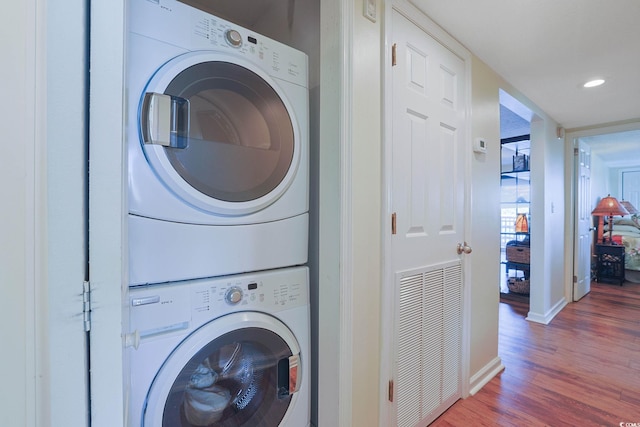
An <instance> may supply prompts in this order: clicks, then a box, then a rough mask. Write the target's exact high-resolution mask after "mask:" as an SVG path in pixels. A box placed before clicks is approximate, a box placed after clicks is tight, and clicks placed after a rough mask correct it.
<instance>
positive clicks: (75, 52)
mask: <svg viewBox="0 0 640 427" xmlns="http://www.w3.org/2000/svg"><path fill="white" fill-rule="evenodd" d="M84 6H85V2H83V1H81V0H76V1H74V2H70V1H64V2H60V1H56V0H49V1H44V0H42V1H27V2H13V3H8V4H7V5H4V7H3V15H2V25H1V26H0V27H1V30H0V31H2V32H3V33H2V35H1V36H0V40H1V42H0V43H2V52H3V55H4V57H5V60H6V61H7V63H10V64H11V66H10V67H9V66H7V67H2V70H1V71H0V73H2V76H1V77H2V78H1V80H0V81H2V82H3V86H2V92H3V94H4V95H5V96H6V100H7V101H8V100H10V102H4V103H2V106H1V107H0V109H1V110H0V114H1V115H2V117H3V123H5V124H7V126H5V127H3V134H4V137H3V162H2V164H3V166H2V168H0V178H1V182H3V186H2V189H1V190H0V191H1V192H2V194H1V196H2V200H3V201H4V203H3V206H4V207H6V208H5V209H2V210H0V216H1V217H0V228H1V230H2V233H1V234H2V245H0V251H1V253H0V263H1V266H0V292H1V293H2V298H1V299H0V322H1V323H2V324H3V325H4V326H3V327H2V328H0V341H1V342H2V343H3V345H2V351H1V352H0V354H1V359H0V378H2V381H3V384H4V385H5V386H4V387H3V389H2V391H0V425H16V426H32V425H38V426H40V425H42V426H45V425H65V426H84V425H87V408H88V402H87V394H86V391H87V390H86V382H85V375H86V361H85V355H86V349H85V341H84V337H85V334H84V331H83V322H82V305H83V304H82V284H83V280H84V274H85V270H86V268H87V265H86V258H85V256H84V254H85V250H86V248H85V245H84V243H85V235H84V233H85V220H84V218H85V213H86V211H85V210H84V200H85V183H86V174H85V172H86V167H85V165H86V161H85V159H86V149H85V134H84V132H85V129H86V128H85V115H84V110H85V108H84V107H85V106H84V100H85V89H86V88H85V70H86V67H85V65H84V60H85V57H84V52H85V46H84V28H85V22H84V14H85V8H84ZM9 124H10V125H9Z"/></svg>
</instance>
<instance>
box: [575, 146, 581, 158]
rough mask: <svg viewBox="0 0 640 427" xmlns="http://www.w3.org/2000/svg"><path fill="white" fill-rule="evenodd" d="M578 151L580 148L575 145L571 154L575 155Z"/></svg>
mask: <svg viewBox="0 0 640 427" xmlns="http://www.w3.org/2000/svg"><path fill="white" fill-rule="evenodd" d="M579 152H580V150H579V149H578V148H577V147H576V148H574V149H573V155H574V156H577V155H578V153H579Z"/></svg>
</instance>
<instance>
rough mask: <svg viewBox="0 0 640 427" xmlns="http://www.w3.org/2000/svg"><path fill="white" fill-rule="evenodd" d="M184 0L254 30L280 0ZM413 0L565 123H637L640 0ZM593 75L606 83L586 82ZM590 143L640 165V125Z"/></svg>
mask: <svg viewBox="0 0 640 427" xmlns="http://www.w3.org/2000/svg"><path fill="white" fill-rule="evenodd" d="M182 1H185V2H187V3H192V4H193V3H195V4H196V5H199V6H200V7H203V8H205V9H209V11H210V12H212V13H214V14H217V15H219V16H222V17H223V18H226V19H228V20H231V21H234V22H236V23H238V24H240V25H243V26H245V27H249V28H251V27H253V26H254V25H256V24H257V23H259V22H260V21H261V19H265V18H264V17H265V16H267V15H268V14H267V11H269V10H270V9H272V8H273V7H274V5H276V4H279V3H280V4H281V3H282V1H283V0H251V1H247V0H244V1H240V0H216V1H211V0H182ZM300 1H313V0H287V8H286V9H287V10H288V13H289V14H291V13H292V12H293V9H294V8H295V4H296V2H300ZM317 1H319V0H317ZM409 1H411V2H412V3H414V4H415V5H416V6H417V7H418V8H420V9H422V11H423V12H425V14H427V15H428V16H429V17H430V18H431V19H433V20H434V21H435V22H437V23H438V24H439V25H440V26H441V27H442V28H444V29H445V30H446V31H447V32H449V34H451V35H452V36H453V37H454V38H455V39H457V40H458V41H459V42H460V43H462V44H463V45H465V46H466V47H467V48H468V49H469V50H470V51H471V52H473V54H474V55H476V56H477V57H479V58H480V59H481V60H483V61H484V62H485V63H486V64H487V65H489V66H490V67H491V68H492V69H493V70H494V71H496V72H497V73H498V74H500V75H501V76H502V77H503V78H504V79H505V80H507V81H508V82H509V83H511V85H513V86H514V87H515V88H517V89H518V90H519V91H520V92H522V93H523V94H524V95H525V96H526V97H527V98H529V99H530V100H531V101H532V102H533V103H535V104H536V105H537V106H538V107H539V108H540V109H542V110H543V111H545V112H546V113H547V114H548V115H550V116H551V117H552V118H553V119H554V120H555V121H557V122H558V123H560V125H561V126H563V127H564V128H565V129H575V128H582V127H592V126H599V125H604V124H611V123H616V122H621V121H629V120H638V122H639V127H640V0H536V1H531V0H482V1H478V0H475V1H474V0H447V1H443V0H409ZM205 6H206V7H205ZM595 77H602V78H605V79H606V80H607V82H606V83H605V84H604V85H602V86H600V87H598V88H594V89H590V90H587V89H584V88H582V84H583V83H584V82H586V81H587V80H590V79H593V78H595ZM509 136H511V135H509ZM589 144H590V145H591V146H592V150H593V151H592V152H593V154H595V155H597V156H599V157H601V158H602V159H603V160H604V161H605V162H607V163H608V164H609V165H610V166H617V165H621V164H629V163H634V164H635V165H638V164H640V131H637V132H624V133H621V134H615V135H602V136H597V137H590V138H589Z"/></svg>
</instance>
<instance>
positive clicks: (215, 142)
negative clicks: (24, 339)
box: [141, 61, 295, 202]
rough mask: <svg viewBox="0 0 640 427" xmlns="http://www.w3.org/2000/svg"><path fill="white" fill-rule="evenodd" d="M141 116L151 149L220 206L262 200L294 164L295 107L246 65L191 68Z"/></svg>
mask: <svg viewBox="0 0 640 427" xmlns="http://www.w3.org/2000/svg"><path fill="white" fill-rule="evenodd" d="M152 95H155V97H154V96H152ZM141 111H142V114H141V130H142V132H141V133H142V135H143V139H144V143H145V145H147V144H160V145H163V146H164V150H165V152H166V156H167V158H168V160H169V162H170V164H171V166H172V167H173V169H174V170H175V171H176V172H177V174H179V176H180V177H181V178H182V179H183V180H184V181H186V182H187V183H188V184H189V185H190V186H191V187H193V188H194V189H195V190H197V191H198V192H200V193H201V194H203V195H205V196H208V197H211V198H213V199H216V200H220V201H223V202H247V201H253V200H256V199H260V198H261V197H264V196H266V195H268V194H269V193H270V192H272V191H273V190H274V189H276V187H278V186H279V185H280V184H281V183H282V181H283V180H284V179H285V177H286V176H287V173H288V172H289V169H290V167H291V165H292V163H293V159H294V144H295V140H294V139H295V137H294V129H293V126H292V119H291V116H290V114H289V112H288V110H287V106H286V105H285V103H284V102H283V100H282V98H281V97H280V96H279V95H278V93H277V92H276V90H274V87H272V85H270V84H269V83H268V82H266V81H265V79H263V78H262V77H261V76H259V75H258V74H256V73H254V72H253V71H251V70H249V69H247V68H245V67H243V66H241V65H238V64H233V63H230V62H224V61H205V62H200V63H196V64H194V65H191V66H189V67H187V68H185V69H184V70H182V71H181V72H179V73H178V74H177V75H176V76H175V77H174V78H173V79H172V80H171V81H170V82H169V84H168V86H167V87H166V89H165V90H164V93H163V94H155V93H147V94H146V95H145V97H144V100H143V105H142V108H141ZM154 135H166V136H165V137H164V138H163V137H157V138H156V139H154Z"/></svg>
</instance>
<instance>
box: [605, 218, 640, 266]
mask: <svg viewBox="0 0 640 427" xmlns="http://www.w3.org/2000/svg"><path fill="white" fill-rule="evenodd" d="M639 219H640V218H639V217H638V215H632V216H631V218H615V219H614V220H613V232H612V234H613V236H612V240H613V242H614V243H617V244H618V245H624V253H625V255H624V266H625V268H626V269H627V270H635V271H640V221H639ZM604 237H605V239H607V240H608V239H609V232H608V231H607V232H606V233H604Z"/></svg>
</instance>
